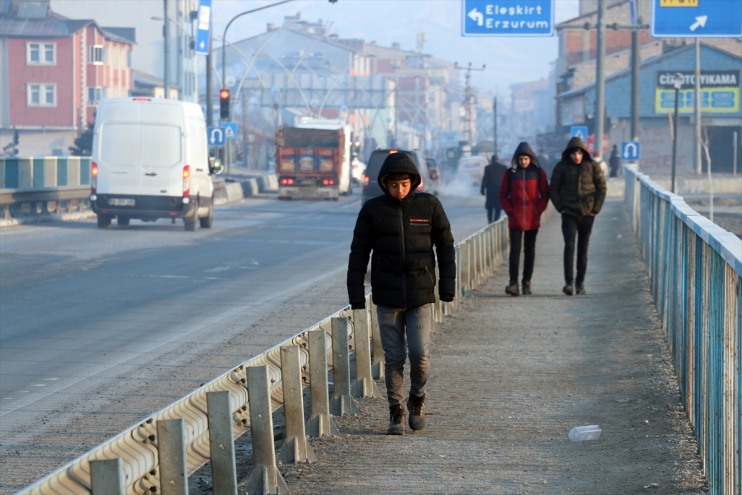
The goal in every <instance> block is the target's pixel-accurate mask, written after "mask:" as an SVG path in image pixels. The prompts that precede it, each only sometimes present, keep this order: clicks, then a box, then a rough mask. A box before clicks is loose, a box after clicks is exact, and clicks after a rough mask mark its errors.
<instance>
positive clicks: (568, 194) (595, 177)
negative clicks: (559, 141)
mask: <svg viewBox="0 0 742 495" xmlns="http://www.w3.org/2000/svg"><path fill="white" fill-rule="evenodd" d="M573 148H580V149H581V150H582V152H583V156H582V163H580V164H579V165H577V164H576V163H574V162H573V161H572V159H571V157H570V151H571V150H572V149H573ZM606 190H607V189H606V184H605V175H603V170H602V169H601V168H600V165H598V163H596V162H595V160H593V158H592V157H591V156H590V153H589V152H588V151H587V146H585V143H584V142H583V141H582V139H580V138H579V137H573V138H572V139H570V140H569V142H568V143H567V147H566V148H565V149H564V151H563V152H562V159H561V161H560V162H559V163H557V164H556V167H554V172H553V173H552V174H551V184H549V193H550V195H551V202H552V203H553V204H554V207H555V208H556V209H557V211H558V212H560V213H563V214H565V215H570V216H573V217H580V216H584V215H597V214H598V213H599V212H600V209H601V208H602V207H603V202H604V201H605V194H606Z"/></svg>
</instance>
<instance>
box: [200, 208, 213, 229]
mask: <svg viewBox="0 0 742 495" xmlns="http://www.w3.org/2000/svg"><path fill="white" fill-rule="evenodd" d="M198 223H199V224H201V228H202V229H210V228H211V225H212V224H213V223H214V206H213V204H212V205H210V206H209V213H208V215H206V216H205V217H201V218H199V219H198Z"/></svg>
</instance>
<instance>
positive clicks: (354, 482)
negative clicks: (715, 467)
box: [242, 198, 707, 495]
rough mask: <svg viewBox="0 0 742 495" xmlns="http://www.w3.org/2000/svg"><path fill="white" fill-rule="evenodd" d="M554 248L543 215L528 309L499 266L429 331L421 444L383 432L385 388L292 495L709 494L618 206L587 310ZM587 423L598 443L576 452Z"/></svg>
mask: <svg viewBox="0 0 742 495" xmlns="http://www.w3.org/2000/svg"><path fill="white" fill-rule="evenodd" d="M444 200H445V198H444ZM562 247H563V241H562V236H561V222H560V217H559V215H558V214H556V212H555V211H554V210H553V209H551V207H550V209H549V211H548V213H547V215H545V218H544V224H543V225H542V227H541V230H540V232H539V237H538V241H537V259H536V268H535V273H534V277H533V292H534V295H532V296H521V297H511V296H507V295H505V293H504V288H505V285H507V281H508V274H507V267H506V265H505V264H503V265H502V266H500V267H499V269H498V270H497V272H496V274H495V276H494V277H493V278H490V279H489V281H488V283H487V284H486V285H485V286H483V287H481V288H480V289H479V290H476V291H474V292H473V293H471V294H469V295H467V297H466V298H465V299H464V301H463V304H462V306H461V307H460V308H459V310H458V311H457V312H456V313H455V314H454V315H453V316H450V317H446V319H445V321H444V323H442V324H439V325H438V329H437V331H436V333H435V335H434V338H433V341H434V348H433V357H432V369H431V380H430V382H429V389H428V400H427V402H426V411H427V415H428V427H427V428H426V429H425V430H422V431H420V432H414V433H412V432H410V431H409V430H408V434H407V435H406V436H403V437H394V436H387V435H386V434H385V433H386V428H387V424H388V409H387V405H386V399H385V395H384V394H385V392H384V390H385V389H384V386H383V383H379V384H378V385H379V389H380V390H381V391H382V397H374V398H371V399H361V400H359V401H358V405H359V409H360V410H361V414H360V415H358V416H346V417H341V418H335V422H336V424H337V426H338V428H339V430H340V432H341V435H340V436H336V437H332V438H323V439H310V444H311V445H312V447H313V449H314V451H315V453H316V455H317V457H318V461H317V462H316V463H312V464H299V465H280V466H279V470H280V471H281V472H282V473H283V476H284V479H285V480H286V483H287V485H288V487H289V492H290V493H291V494H418V493H420V494H423V493H424V494H438V493H440V494H474V493H488V494H554V493H557V494H562V493H569V494H593V495H595V494H637V493H652V494H667V495H670V494H672V495H677V494H703V493H707V488H706V486H705V482H704V478H703V474H702V468H701V461H700V458H699V456H698V455H697V453H696V452H697V444H696V441H695V437H694V436H693V435H692V432H691V428H690V425H689V422H688V420H687V419H686V415H685V412H684V410H683V407H682V405H681V403H680V400H679V393H678V388H677V385H676V379H675V376H674V373H673V370H672V366H671V362H670V360H669V357H668V352H667V346H666V344H665V341H664V337H663V332H662V329H661V327H660V323H659V319H658V317H657V313H656V310H655V306H654V303H653V301H652V298H651V295H650V293H649V290H648V284H647V277H646V275H645V271H644V265H643V262H642V260H641V257H640V253H639V249H638V245H637V243H636V242H635V240H634V236H633V232H632V230H631V227H630V224H629V221H628V218H627V215H626V213H625V211H624V209H623V204H622V203H621V201H620V200H617V199H610V200H609V201H608V202H607V203H606V205H605V207H604V209H603V211H602V213H601V214H600V215H599V216H598V217H597V219H596V222H595V227H594V230H593V236H592V239H591V247H590V264H589V267H588V276H587V280H586V283H585V286H586V289H587V292H588V294H587V295H586V296H574V297H568V296H565V295H563V294H562V292H561V288H562V285H563V277H562ZM592 424H597V425H599V426H600V427H601V428H602V435H601V436H600V438H599V439H598V440H594V441H588V442H571V441H570V440H569V438H568V432H569V430H570V428H572V427H573V426H578V425H592ZM242 486H244V484H243V485H242Z"/></svg>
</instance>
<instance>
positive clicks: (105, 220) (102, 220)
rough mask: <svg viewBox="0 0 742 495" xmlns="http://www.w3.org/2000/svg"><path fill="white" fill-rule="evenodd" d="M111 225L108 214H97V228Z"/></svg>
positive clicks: (105, 227)
mask: <svg viewBox="0 0 742 495" xmlns="http://www.w3.org/2000/svg"><path fill="white" fill-rule="evenodd" d="M110 226H111V217H110V216H108V215H102V214H100V213H99V214H98V228H99V229H107V228H108V227H110Z"/></svg>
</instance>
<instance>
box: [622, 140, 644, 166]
mask: <svg viewBox="0 0 742 495" xmlns="http://www.w3.org/2000/svg"><path fill="white" fill-rule="evenodd" d="M640 156H641V146H640V145H639V141H621V160H625V161H627V162H638V161H639V157H640Z"/></svg>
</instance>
